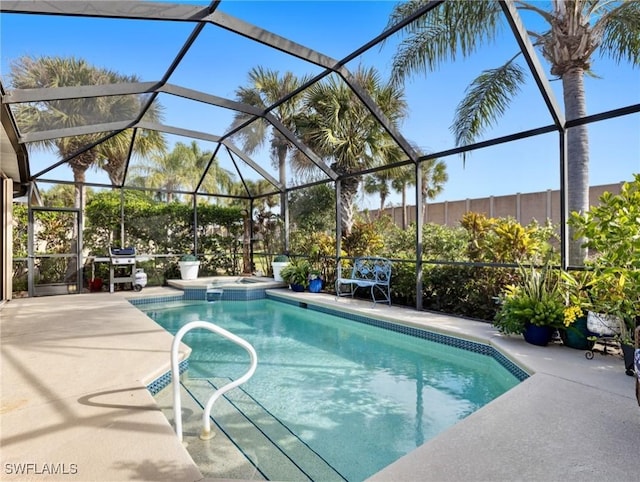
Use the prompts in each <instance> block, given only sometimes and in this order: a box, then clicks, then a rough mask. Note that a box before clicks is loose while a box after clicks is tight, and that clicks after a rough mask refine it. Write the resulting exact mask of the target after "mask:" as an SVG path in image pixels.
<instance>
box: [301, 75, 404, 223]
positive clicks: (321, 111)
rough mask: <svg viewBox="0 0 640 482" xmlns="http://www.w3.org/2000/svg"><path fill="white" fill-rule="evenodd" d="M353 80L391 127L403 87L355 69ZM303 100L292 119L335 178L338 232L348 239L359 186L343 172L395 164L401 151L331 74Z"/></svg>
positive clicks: (400, 111) (400, 112)
mask: <svg viewBox="0 0 640 482" xmlns="http://www.w3.org/2000/svg"><path fill="white" fill-rule="evenodd" d="M354 78H355V80H356V81H357V82H358V83H359V84H360V85H361V86H362V88H363V89H364V90H366V92H367V93H368V94H369V96H371V98H372V99H373V101H374V102H375V103H376V104H377V105H378V107H379V108H380V110H381V111H382V113H383V114H384V115H385V116H386V117H387V119H388V120H389V123H390V125H391V126H392V127H396V126H397V125H398V123H399V121H400V120H401V119H402V118H403V117H404V115H405V113H406V102H405V99H404V91H403V89H402V88H400V87H398V86H396V85H393V84H391V83H389V82H383V81H382V79H381V77H380V75H379V74H378V72H377V71H376V70H375V69H374V68H363V67H360V68H359V69H358V70H357V71H356V73H355V74H354ZM304 102H305V107H306V112H305V114H304V115H303V116H301V117H300V119H299V120H298V129H299V132H300V133H301V135H302V138H303V140H304V142H305V143H306V144H307V145H308V146H310V147H311V148H312V149H314V150H315V151H316V152H317V153H318V154H319V155H321V156H323V158H324V159H327V160H329V161H330V162H331V168H332V169H333V170H334V171H335V172H336V173H337V174H338V175H339V176H341V179H340V181H339V182H340V187H341V189H340V195H341V198H340V200H339V204H340V210H341V217H342V225H341V228H342V233H343V234H344V235H348V234H349V233H350V232H351V228H352V226H353V209H354V200H355V197H356V195H357V193H358V189H359V187H360V179H359V178H358V177H354V176H349V174H351V173H354V172H357V171H362V170H365V169H367V168H371V167H375V166H380V165H383V164H389V163H392V162H395V161H398V160H400V158H401V156H402V151H401V150H400V148H399V147H398V145H397V144H396V143H395V142H394V141H393V139H392V138H391V136H390V135H389V134H388V133H387V132H386V131H385V129H384V128H383V127H382V125H381V124H380V123H379V122H378V121H377V120H376V119H375V117H374V116H373V115H372V114H371V112H370V111H369V110H368V109H367V108H366V107H365V106H364V104H363V103H362V102H361V101H360V100H359V99H358V97H357V96H356V94H355V93H354V92H353V91H352V90H351V88H350V87H348V86H347V85H346V84H345V83H344V82H342V81H341V80H339V79H338V77H336V76H335V75H331V76H329V77H328V78H327V80H326V81H323V82H318V83H316V84H314V85H313V86H311V87H310V88H309V89H307V90H306V91H305V99H304Z"/></svg>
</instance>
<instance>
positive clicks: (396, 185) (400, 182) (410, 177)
mask: <svg viewBox="0 0 640 482" xmlns="http://www.w3.org/2000/svg"><path fill="white" fill-rule="evenodd" d="M394 171H395V173H394V176H393V179H392V180H391V188H392V189H393V190H394V191H395V192H398V193H400V195H401V205H402V229H407V227H408V226H409V221H408V216H407V187H409V186H410V185H411V184H412V183H413V184H415V180H414V179H415V169H414V167H413V166H412V165H409V166H401V167H399V168H397V169H395V170H394ZM416 204H417V203H416Z"/></svg>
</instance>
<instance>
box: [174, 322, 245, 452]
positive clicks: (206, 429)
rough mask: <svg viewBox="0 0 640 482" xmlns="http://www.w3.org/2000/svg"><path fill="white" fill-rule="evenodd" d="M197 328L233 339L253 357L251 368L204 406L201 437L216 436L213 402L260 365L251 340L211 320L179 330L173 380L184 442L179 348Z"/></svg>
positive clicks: (179, 431) (178, 431)
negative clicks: (212, 419) (213, 422)
mask: <svg viewBox="0 0 640 482" xmlns="http://www.w3.org/2000/svg"><path fill="white" fill-rule="evenodd" d="M196 328H204V329H206V330H209V331H212V332H214V333H217V334H219V335H221V336H223V337H224V338H227V339H228V340H231V341H232V342H234V343H235V344H236V345H239V346H241V347H242V348H244V349H245V350H246V351H247V352H248V353H249V356H250V358H251V366H250V367H249V370H248V371H247V372H246V373H245V374H244V375H242V376H241V377H240V378H238V379H236V380H234V381H232V382H230V383H227V384H226V385H224V386H222V387H220V388H218V389H217V390H216V391H215V392H213V395H211V398H209V400H208V401H207V404H206V406H205V408H204V414H203V415H202V433H201V434H200V438H201V439H202V440H209V439H211V438H213V437H214V435H213V434H212V432H211V409H212V407H213V404H214V403H215V402H216V400H217V399H218V398H220V396H222V395H224V394H225V393H226V392H228V391H229V390H231V389H233V388H235V387H237V386H239V385H242V384H243V383H244V382H246V381H247V380H249V379H250V378H251V377H252V376H253V374H254V373H255V371H256V367H257V366H258V355H257V354H256V350H255V349H254V348H253V346H251V344H250V343H249V342H247V341H246V340H243V339H242V338H240V337H239V336H237V335H234V334H233V333H231V332H230V331H227V330H225V329H224V328H221V327H220V326H218V325H216V324H214V323H211V322H209V321H201V320H197V321H191V322H189V323H187V324H186V325H184V326H183V327H182V328H180V329H179V330H178V332H177V333H176V334H175V336H174V337H173V342H172V343H171V382H172V384H173V418H174V421H175V424H176V434H177V435H178V437H179V438H180V441H181V442H182V401H181V399H180V369H179V365H178V348H179V347H180V342H181V341H182V338H183V337H184V335H185V334H186V333H187V332H189V331H191V330H193V329H196Z"/></svg>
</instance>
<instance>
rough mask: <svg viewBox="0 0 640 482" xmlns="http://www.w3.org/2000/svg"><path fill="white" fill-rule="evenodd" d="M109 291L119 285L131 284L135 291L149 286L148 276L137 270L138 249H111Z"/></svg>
mask: <svg viewBox="0 0 640 482" xmlns="http://www.w3.org/2000/svg"><path fill="white" fill-rule="evenodd" d="M109 260H110V261H109V291H110V292H111V293H113V291H114V289H115V285H116V284H118V283H131V286H133V289H134V290H135V291H140V290H141V289H142V288H143V287H144V286H145V285H146V284H147V275H146V274H145V272H144V271H143V270H141V269H136V248H109Z"/></svg>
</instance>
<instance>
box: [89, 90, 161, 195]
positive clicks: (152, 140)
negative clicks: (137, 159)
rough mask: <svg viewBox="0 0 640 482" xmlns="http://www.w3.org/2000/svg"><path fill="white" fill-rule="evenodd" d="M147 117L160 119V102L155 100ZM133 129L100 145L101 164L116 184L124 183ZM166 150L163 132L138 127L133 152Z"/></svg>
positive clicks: (147, 154)
mask: <svg viewBox="0 0 640 482" xmlns="http://www.w3.org/2000/svg"><path fill="white" fill-rule="evenodd" d="M146 118H147V119H149V120H150V121H152V122H156V121H158V120H160V118H161V116H160V111H159V104H157V103H156V102H154V103H153V104H152V105H151V107H150V108H149V110H148V111H147V115H146ZM132 137H133V131H132V130H131V129H127V130H126V131H123V132H121V133H120V134H118V135H117V136H114V137H112V138H110V139H108V140H106V141H105V142H103V143H101V144H100V145H99V146H98V152H99V155H100V159H99V161H98V162H99V164H100V167H101V168H102V170H104V171H105V172H106V173H107V174H108V176H109V180H110V181H111V184H113V185H114V186H120V185H122V182H123V181H124V174H125V172H124V171H125V168H126V162H127V159H128V157H129V147H130V146H131V139H132ZM165 151H166V142H165V138H164V135H163V134H162V133H161V132H158V131H154V130H148V129H138V133H137V135H136V140H135V143H134V145H133V152H132V153H133V154H134V155H138V156H142V157H146V156H154V155H157V154H162V153H164V152H165Z"/></svg>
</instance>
